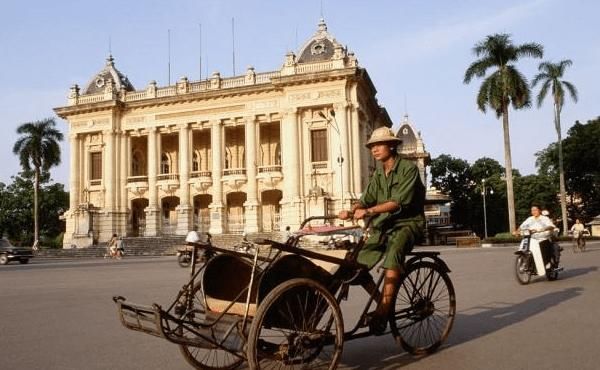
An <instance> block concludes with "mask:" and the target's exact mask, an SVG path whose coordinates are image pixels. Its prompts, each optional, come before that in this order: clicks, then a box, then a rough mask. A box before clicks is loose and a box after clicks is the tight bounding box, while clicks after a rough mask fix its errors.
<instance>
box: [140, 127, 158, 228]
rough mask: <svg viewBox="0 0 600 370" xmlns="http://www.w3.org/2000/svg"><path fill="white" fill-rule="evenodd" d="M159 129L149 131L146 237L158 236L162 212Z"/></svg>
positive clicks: (153, 128)
mask: <svg viewBox="0 0 600 370" xmlns="http://www.w3.org/2000/svg"><path fill="white" fill-rule="evenodd" d="M156 131H157V129H156V127H152V128H150V129H149V131H148V207H146V230H145V231H144V236H156V235H158V230H159V224H158V222H159V219H160V212H159V209H158V204H157V203H158V191H157V188H156V173H157V169H158V165H157V160H156V156H157V138H156V135H157V132H156Z"/></svg>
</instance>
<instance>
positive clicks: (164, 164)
mask: <svg viewBox="0 0 600 370" xmlns="http://www.w3.org/2000/svg"><path fill="white" fill-rule="evenodd" d="M170 162H171V161H170V160H169V156H168V155H167V154H166V153H163V154H162V155H161V156H160V173H171V171H170V169H171V166H170Z"/></svg>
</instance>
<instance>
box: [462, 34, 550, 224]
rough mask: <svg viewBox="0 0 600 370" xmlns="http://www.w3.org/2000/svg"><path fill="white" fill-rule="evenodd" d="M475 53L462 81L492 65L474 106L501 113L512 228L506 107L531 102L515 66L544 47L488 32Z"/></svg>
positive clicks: (537, 55)
mask: <svg viewBox="0 0 600 370" xmlns="http://www.w3.org/2000/svg"><path fill="white" fill-rule="evenodd" d="M473 53H474V54H475V55H476V56H477V58H479V59H477V60H475V61H474V62H473V63H471V65H470V66H469V68H467V70H466V71H465V77H464V81H463V82H464V83H465V84H468V83H470V82H471V80H472V79H473V77H480V78H483V77H485V75H486V72H487V71H488V70H489V69H490V68H492V69H494V71H493V73H492V74H490V75H489V76H488V77H486V78H485V79H484V81H483V83H482V84H481V87H480V89H479V93H478V94H477V107H478V108H479V110H481V111H482V112H484V113H485V112H486V108H487V107H488V106H489V107H490V108H492V109H493V110H494V111H495V112H496V116H497V117H498V118H500V117H502V128H503V131H504V161H505V166H504V167H505V176H506V195H507V200H508V227H509V229H510V230H514V228H515V198H514V193H513V179H512V176H513V171H512V158H511V154H510V134H509V126H508V107H509V105H512V107H513V109H521V108H526V107H529V106H531V101H530V92H529V85H528V83H527V79H526V78H525V76H523V75H522V74H521V72H519V71H518V70H517V68H516V67H515V66H514V63H515V62H517V61H518V60H519V59H521V58H523V57H533V58H541V57H542V56H543V53H544V48H543V46H542V45H540V44H536V43H527V44H522V45H514V44H513V43H512V41H511V39H510V35H508V34H494V35H490V36H487V37H486V38H485V39H484V40H483V41H480V42H478V43H477V44H475V46H474V47H473Z"/></svg>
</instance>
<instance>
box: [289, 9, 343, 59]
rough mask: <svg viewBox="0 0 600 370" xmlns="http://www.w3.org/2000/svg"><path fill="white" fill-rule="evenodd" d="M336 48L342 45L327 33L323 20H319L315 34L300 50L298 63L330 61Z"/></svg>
mask: <svg viewBox="0 0 600 370" xmlns="http://www.w3.org/2000/svg"><path fill="white" fill-rule="evenodd" d="M336 47H342V45H341V44H340V43H339V42H337V41H336V40H335V38H333V36H332V35H331V34H330V33H329V32H327V25H326V24H325V20H324V19H323V18H321V20H320V21H319V26H318V28H317V32H316V33H315V34H314V35H313V36H312V37H311V38H310V39H308V41H306V42H305V43H304V45H303V46H302V48H300V52H299V53H298V55H299V56H300V57H299V58H298V63H312V62H321V61H324V60H330V59H331V58H332V57H333V52H334V49H335V48H336Z"/></svg>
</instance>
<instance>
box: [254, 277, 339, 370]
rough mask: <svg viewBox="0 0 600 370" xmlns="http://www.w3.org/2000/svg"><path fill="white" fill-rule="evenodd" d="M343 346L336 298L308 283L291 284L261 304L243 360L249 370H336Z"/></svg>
mask: <svg viewBox="0 0 600 370" xmlns="http://www.w3.org/2000/svg"><path fill="white" fill-rule="evenodd" d="M343 343H344V323H343V319H342V314H341V311H340V307H339V305H338V303H337V301H336V300H335V298H334V297H333V296H332V295H331V293H329V291H328V290H327V289H325V288H324V287H323V286H322V285H320V284H319V283H317V282H315V281H314V280H312V279H292V280H288V281H286V282H284V283H282V284H280V285H278V286H277V287H275V288H274V289H273V290H272V291H271V292H270V293H269V294H268V295H267V296H266V297H265V299H264V300H263V301H262V302H260V304H259V308H258V311H257V312H256V316H255V317H254V319H253V321H252V326H251V327H250V333H249V335H248V352H247V357H248V362H249V365H250V368H251V369H272V368H273V369H296V368H298V369H335V368H337V364H338V362H339V360H340V357H341V354H342V347H343Z"/></svg>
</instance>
